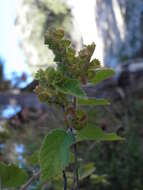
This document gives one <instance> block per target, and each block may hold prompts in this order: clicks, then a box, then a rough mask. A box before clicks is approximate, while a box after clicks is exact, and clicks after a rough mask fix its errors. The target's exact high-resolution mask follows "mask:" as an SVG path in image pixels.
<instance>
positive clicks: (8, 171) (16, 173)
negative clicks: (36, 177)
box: [0, 163, 28, 188]
mask: <svg viewBox="0 0 143 190" xmlns="http://www.w3.org/2000/svg"><path fill="white" fill-rule="evenodd" d="M0 178H1V183H2V188H9V187H15V188H16V187H19V186H21V185H22V184H24V183H25V182H26V181H27V178H28V176H27V173H26V172H25V171H24V170H23V169H21V168H18V167H17V166H15V165H13V164H11V165H6V164H4V163H0Z"/></svg>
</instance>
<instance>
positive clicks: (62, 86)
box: [55, 78, 86, 97]
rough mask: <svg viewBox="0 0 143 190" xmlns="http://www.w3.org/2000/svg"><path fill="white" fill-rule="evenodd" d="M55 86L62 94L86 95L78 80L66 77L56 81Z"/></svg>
mask: <svg viewBox="0 0 143 190" xmlns="http://www.w3.org/2000/svg"><path fill="white" fill-rule="evenodd" d="M55 87H56V89H57V90H58V91H60V92H62V93H64V94H69V95H73V96H77V97H86V94H85V92H84V91H83V89H82V87H81V84H80V82H79V81H78V80H74V79H70V78H66V79H65V80H63V81H62V82H60V83H56V84H55Z"/></svg>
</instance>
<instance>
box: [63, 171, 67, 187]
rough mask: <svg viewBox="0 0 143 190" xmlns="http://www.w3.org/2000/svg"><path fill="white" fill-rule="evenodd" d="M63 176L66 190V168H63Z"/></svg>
mask: <svg viewBox="0 0 143 190" xmlns="http://www.w3.org/2000/svg"><path fill="white" fill-rule="evenodd" d="M63 178H64V190H67V176H66V173H65V171H64V170H63Z"/></svg>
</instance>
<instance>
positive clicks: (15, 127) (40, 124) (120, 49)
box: [0, 0, 143, 190]
mask: <svg viewBox="0 0 143 190" xmlns="http://www.w3.org/2000/svg"><path fill="white" fill-rule="evenodd" d="M0 26H1V27H0V161H4V162H6V163H10V162H13V163H17V164H19V165H20V166H21V167H24V168H25V169H26V170H28V171H29V172H31V171H32V170H33V169H34V168H35V166H31V162H30V159H28V158H27V157H28V156H30V155H33V154H35V151H36V150H37V149H38V148H39V147H40V145H41V142H42V139H43V136H44V134H45V132H47V131H49V130H50V129H51V128H55V127H57V125H58V126H59V127H60V126H62V124H63V122H64V121H63V120H62V118H63V117H62V114H63V113H62V112H60V111H59V110H58V109H57V108H56V107H51V106H47V105H45V104H43V103H40V102H39V100H38V98H37V96H36V95H35V94H34V93H33V89H34V87H35V82H34V81H33V79H34V74H35V73H36V71H37V70H38V69H39V68H46V67H48V66H50V65H54V64H55V62H54V60H53V59H54V55H53V53H52V51H51V50H50V49H48V47H47V46H45V45H44V35H45V33H46V31H48V30H49V29H50V28H51V27H54V28H63V29H64V31H65V35H66V37H67V38H70V40H71V41H72V45H73V46H74V47H75V48H76V50H77V51H79V50H80V48H82V47H83V45H84V44H86V45H87V44H91V43H92V42H95V44H96V50H95V52H94V55H93V57H94V58H95V57H96V58H98V59H99V60H100V61H101V64H102V66H107V67H111V68H114V69H115V71H116V74H115V76H114V77H113V78H111V79H109V80H106V81H104V82H103V83H102V84H100V85H98V86H97V88H96V89H94V88H89V94H90V95H91V96H96V97H106V98H108V99H110V100H111V105H110V106H106V107H104V106H102V107H100V106H99V107H96V108H92V107H91V108H86V109H87V110H88V111H89V112H90V120H92V121H93V122H94V123H95V124H98V126H99V127H101V128H102V129H103V130H105V131H114V132H116V133H117V134H119V135H121V136H124V137H125V138H126V141H125V142H118V143H117V142H116V143H115V142H114V143H98V142H96V143H94V144H90V143H85V144H84V145H83V147H81V149H80V152H79V154H81V157H83V161H84V162H92V163H93V164H94V167H95V170H94V171H92V172H91V175H90V176H88V177H87V178H86V181H84V183H81V189H83V190H84V189H86V190H87V189H90V190H95V189H97V190H101V189H102V190H109V189H110V190H143V1H142V0H136V1H135V0H106V1H105V0H65V1H64V0H1V1H0ZM87 145H88V150H87V153H86V154H85V151H84V146H87ZM50 188H51V189H52V188H53V186H52V185H51V186H50V187H49V189H50ZM56 188H57V187H55V189H56ZM29 189H32V187H30V188H29ZM57 189H58V188H57Z"/></svg>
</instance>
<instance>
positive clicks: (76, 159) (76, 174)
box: [73, 144, 79, 190]
mask: <svg viewBox="0 0 143 190" xmlns="http://www.w3.org/2000/svg"><path fill="white" fill-rule="evenodd" d="M73 149H74V156H75V163H74V181H75V187H76V189H77V190H79V175H78V156H77V145H76V144H74V146H73Z"/></svg>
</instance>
